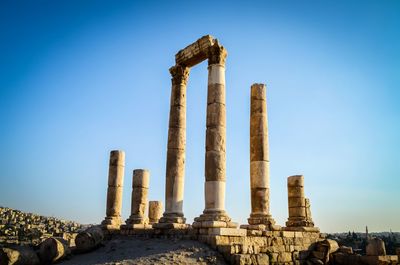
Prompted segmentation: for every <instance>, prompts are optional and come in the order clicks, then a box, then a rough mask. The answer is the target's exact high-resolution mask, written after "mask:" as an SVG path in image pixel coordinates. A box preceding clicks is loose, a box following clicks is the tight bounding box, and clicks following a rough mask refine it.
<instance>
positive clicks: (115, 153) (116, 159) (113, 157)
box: [110, 150, 125, 166]
mask: <svg viewBox="0 0 400 265" xmlns="http://www.w3.org/2000/svg"><path fill="white" fill-rule="evenodd" d="M110 166H125V152H124V151H122V150H112V151H111V152H110Z"/></svg>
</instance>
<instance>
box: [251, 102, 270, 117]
mask: <svg viewBox="0 0 400 265" xmlns="http://www.w3.org/2000/svg"><path fill="white" fill-rule="evenodd" d="M250 113H251V115H254V114H266V113H267V104H266V101H265V100H260V99H252V100H251V104H250Z"/></svg>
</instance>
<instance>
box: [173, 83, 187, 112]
mask: <svg viewBox="0 0 400 265" xmlns="http://www.w3.org/2000/svg"><path fill="white" fill-rule="evenodd" d="M170 105H171V106H182V107H184V108H186V85H185V84H184V83H180V84H174V85H172V90H171V101H170ZM170 113H171V112H170Z"/></svg>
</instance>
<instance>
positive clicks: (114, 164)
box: [101, 150, 125, 230]
mask: <svg viewBox="0 0 400 265" xmlns="http://www.w3.org/2000/svg"><path fill="white" fill-rule="evenodd" d="M124 168H125V153H124V151H120V150H113V151H111V152H110V164H109V170H108V189H107V208H106V218H105V219H104V221H103V222H102V223H101V224H102V226H103V227H104V228H106V229H109V230H113V229H119V227H120V225H121V222H122V221H121V208H122V189H123V185H124Z"/></svg>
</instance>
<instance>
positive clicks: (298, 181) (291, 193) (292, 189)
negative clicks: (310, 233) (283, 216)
mask: <svg viewBox="0 0 400 265" xmlns="http://www.w3.org/2000/svg"><path fill="white" fill-rule="evenodd" d="M287 186H288V204H289V218H288V221H287V222H286V226H287V227H313V226H314V223H313V221H312V220H311V211H310V201H309V200H308V199H306V198H305V197H304V177H303V176H302V175H295V176H290V177H288V180H287Z"/></svg>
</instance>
